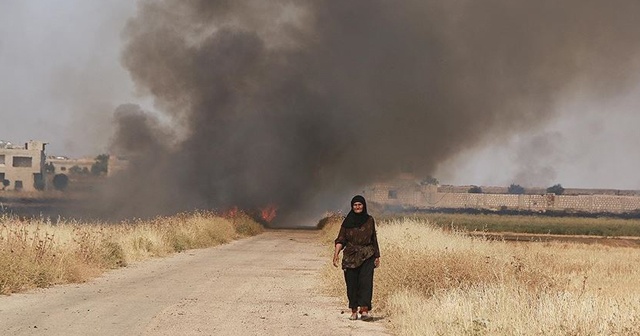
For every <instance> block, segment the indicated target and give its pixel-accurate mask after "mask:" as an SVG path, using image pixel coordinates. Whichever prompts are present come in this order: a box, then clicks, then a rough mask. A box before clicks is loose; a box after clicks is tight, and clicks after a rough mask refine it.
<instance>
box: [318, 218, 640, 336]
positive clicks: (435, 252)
mask: <svg viewBox="0 0 640 336" xmlns="http://www.w3.org/2000/svg"><path fill="white" fill-rule="evenodd" d="M466 216H468V215H466ZM545 219H546V218H542V219H540V218H527V219H525V220H522V219H520V218H494V217H482V216H479V217H478V218H473V216H469V217H465V216H461V217H458V215H454V216H450V215H447V216H444V217H433V218H425V217H422V218H401V219H390V218H388V219H385V220H380V221H379V222H378V223H377V227H378V239H379V242H380V248H381V254H382V257H381V267H380V268H379V269H377V271H376V276H375V290H374V303H373V305H374V309H375V313H376V314H377V315H378V316H383V317H384V318H385V320H388V321H390V325H391V327H392V328H393V329H394V332H396V333H397V334H399V335H640V293H639V292H638V290H637V288H639V287H640V249H637V248H628V247H611V246H606V245H601V244H577V243H568V242H528V243H514V242H509V241H504V240H489V239H486V238H485V237H482V236H480V237H478V236H469V235H468V233H467V232H466V231H462V230H459V228H461V227H464V228H467V229H468V228H469V226H466V225H471V224H475V225H478V226H477V227H478V228H482V227H484V228H486V227H490V226H492V225H493V226H494V227H497V225H498V224H499V225H503V226H501V227H502V228H508V229H509V230H512V229H513V228H514V227H516V228H520V229H521V231H520V232H527V230H531V229H532V228H533V230H538V229H539V228H540V227H544V221H545ZM554 220H557V222H554V224H557V225H563V223H566V224H567V225H568V226H574V227H576V228H579V231H575V232H584V231H582V230H592V229H594V228H597V227H598V224H599V223H598V222H597V221H593V222H592V221H589V220H583V219H574V218H571V219H560V218H558V219H554ZM492 222H493V224H492ZM603 223H605V226H610V227H615V226H616V225H620V227H621V228H624V229H625V230H629V231H628V232H633V228H631V226H632V225H633V224H632V223H629V222H620V221H618V220H614V221H611V222H609V221H608V220H605V221H603ZM339 225H340V218H332V219H328V220H327V221H326V225H324V227H323V237H324V238H323V240H324V243H325V244H326V245H327V246H328V248H327V259H328V260H329V259H330V255H331V253H332V245H333V244H332V242H333V239H334V238H335V236H336V234H337V230H338V229H339ZM527 227H528V228H527ZM505 230H506V229H505ZM625 232H627V231H625ZM324 277H325V280H326V284H327V288H326V289H327V291H328V293H330V294H332V295H335V296H338V297H341V298H343V300H345V307H346V295H345V293H344V280H343V278H342V272H340V271H337V270H336V269H335V268H333V267H331V266H327V268H326V271H325V272H324Z"/></svg>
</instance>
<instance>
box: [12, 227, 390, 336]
mask: <svg viewBox="0 0 640 336" xmlns="http://www.w3.org/2000/svg"><path fill="white" fill-rule="evenodd" d="M317 234H318V233H317V232H314V231H306V230H299V231H298V230H279V231H268V232H266V233H264V234H261V235H259V236H255V237H251V238H247V239H243V240H239V241H235V242H232V243H229V244H226V245H222V246H218V247H215V248H209V249H201V250H190V251H187V252H184V253H180V254H177V255H173V256H171V257H168V258H158V259H153V260H149V261H145V262H139V263H135V264H132V265H130V266H128V267H126V268H121V269H117V270H113V271H110V272H107V273H106V274H105V275H104V276H102V277H100V278H97V279H95V280H93V281H90V282H88V283H84V284H79V285H77V284H76V285H64V286H56V287H53V288H48V289H41V290H36V291H33V292H30V293H24V294H13V295H11V296H4V297H0V334H1V335H296V334H310V335H387V334H388V331H387V330H386V329H385V325H384V322H385V320H384V318H383V317H380V316H378V317H377V318H376V319H374V322H363V321H349V320H348V316H349V314H348V313H344V314H343V313H342V312H343V311H346V310H347V308H346V298H334V297H328V296H326V295H323V294H322V293H321V288H320V287H321V278H320V276H319V271H320V269H321V268H322V267H323V266H324V265H325V264H326V263H327V262H329V260H326V258H325V257H322V256H321V255H322V250H323V247H322V246H319V245H317V243H316V239H315V238H316V235H317ZM337 271H339V270H337Z"/></svg>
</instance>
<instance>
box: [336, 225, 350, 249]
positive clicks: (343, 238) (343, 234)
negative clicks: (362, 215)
mask: <svg viewBox="0 0 640 336" xmlns="http://www.w3.org/2000/svg"><path fill="white" fill-rule="evenodd" d="M335 243H336V244H342V248H344V247H345V246H347V230H346V229H345V228H344V227H340V232H338V238H336V241H335Z"/></svg>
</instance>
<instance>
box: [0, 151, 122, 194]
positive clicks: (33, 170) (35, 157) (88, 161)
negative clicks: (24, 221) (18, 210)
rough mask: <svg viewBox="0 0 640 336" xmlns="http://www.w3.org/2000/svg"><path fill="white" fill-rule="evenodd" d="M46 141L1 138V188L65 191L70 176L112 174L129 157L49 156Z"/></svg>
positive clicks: (17, 190) (102, 155)
mask: <svg viewBox="0 0 640 336" xmlns="http://www.w3.org/2000/svg"><path fill="white" fill-rule="evenodd" d="M46 145H47V143H45V142H43V141H35V140H30V141H28V142H27V143H25V144H24V145H16V144H13V143H11V142H9V141H4V140H0V190H3V191H16V192H35V191H45V190H60V191H62V190H65V189H66V188H67V187H68V185H69V180H70V177H77V176H95V177H99V176H102V177H105V176H110V175H112V174H113V173H114V172H116V171H118V170H119V169H122V167H123V166H124V165H125V164H126V161H125V160H122V159H119V158H117V157H116V156H110V155H107V154H101V155H98V156H97V157H95V158H80V159H71V158H68V157H64V156H47V155H46V153H45V148H46Z"/></svg>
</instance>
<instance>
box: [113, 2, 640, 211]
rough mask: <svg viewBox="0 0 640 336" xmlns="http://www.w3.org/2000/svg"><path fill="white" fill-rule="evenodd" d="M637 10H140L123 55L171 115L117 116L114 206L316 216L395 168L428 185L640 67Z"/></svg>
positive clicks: (168, 6) (472, 6)
mask: <svg viewBox="0 0 640 336" xmlns="http://www.w3.org/2000/svg"><path fill="white" fill-rule="evenodd" d="M637 13H640V2H638V1H635V0H616V1H606V2H605V1H601V0H598V1H596V0H567V1H560V2H559V1H554V0H540V1H530V0H510V1H506V0H502V1H499V0H486V1H474V0H467V1H464V0H463V1H448V0H435V1H424V0H408V1H388V0H353V1H350V0H347V1H330V0H317V1H311V0H309V1H286V0H273V1H251V0H247V1H239V0H235V1H232V0H227V1H209V0H192V1H181V0H153V1H151V0H141V1H139V8H138V13H137V16H136V17H135V18H133V19H132V20H131V21H130V22H129V24H128V26H127V28H126V29H125V31H124V34H123V36H124V39H125V43H126V45H125V49H124V53H123V55H122V63H123V65H124V66H125V67H126V68H127V69H128V70H129V72H130V74H131V77H132V78H133V80H134V82H135V83H136V85H137V86H138V88H139V89H140V91H141V92H145V93H148V94H150V95H152V96H153V97H154V99H155V103H156V106H157V108H158V110H159V111H161V112H162V113H164V117H163V118H164V120H165V122H164V123H163V122H161V121H160V120H159V119H158V118H157V117H154V115H153V114H149V113H145V112H143V111H140V110H139V108H138V107H135V106H124V107H122V108H120V111H119V113H118V114H117V116H116V128H117V133H116V135H115V137H114V147H113V148H114V151H115V152H116V153H117V152H121V153H122V152H124V153H126V155H127V156H128V157H129V158H131V166H132V167H131V169H130V170H129V171H127V172H126V173H124V174H121V175H120V176H119V181H120V182H121V183H116V184H114V188H113V190H112V191H111V193H112V194H113V195H115V196H114V197H112V198H111V201H107V202H106V203H105V209H109V210H108V211H110V212H111V213H115V212H117V213H119V214H122V215H127V216H130V215H133V216H142V215H151V214H158V213H166V212H174V211H180V210H188V209H193V208H216V209H222V208H225V207H230V206H240V207H244V208H247V209H250V208H259V207H261V206H265V205H268V204H275V205H277V206H278V207H279V208H280V211H281V214H287V213H292V212H294V210H299V211H304V209H305V207H306V206H308V205H309V203H310V202H313V200H315V196H316V195H319V194H323V195H331V194H335V195H340V194H341V193H342V192H345V191H347V190H352V188H355V187H357V186H362V185H365V184H367V183H371V182H374V181H379V180H383V179H387V178H391V177H393V176H395V175H396V174H398V173H400V172H410V173H413V174H416V175H417V176H427V175H429V174H430V173H432V172H433V171H434V169H435V168H436V167H437V165H438V164H439V163H440V162H442V161H443V160H445V159H447V158H450V157H451V156H452V155H454V154H456V153H457V152H459V151H460V150H462V149H465V148H468V147H470V146H472V145H474V144H475V143H477V142H480V141H483V140H484V139H485V138H487V137H488V136H489V135H491V136H492V137H495V136H496V134H499V135H501V136H504V137H505V138H506V137H507V136H509V135H510V134H513V133H514V132H519V131H521V130H523V129H528V128H531V127H536V126H540V125H542V124H544V123H545V122H547V121H548V120H550V118H552V117H553V116H554V114H555V112H554V107H555V104H556V103H558V102H559V100H560V99H561V98H562V97H563V96H565V95H567V94H571V93H574V92H577V91H588V92H589V93H590V94H592V95H593V96H598V97H602V98H603V99H604V98H608V97H612V96H614V95H615V94H616V93H618V92H620V91H622V90H625V89H626V88H627V86H628V85H629V84H630V83H632V81H633V80H634V79H635V78H634V77H633V74H634V73H636V72H637V70H638V68H639V65H640V63H639V61H638V60H639V58H638V56H639V52H640V20H637Z"/></svg>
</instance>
